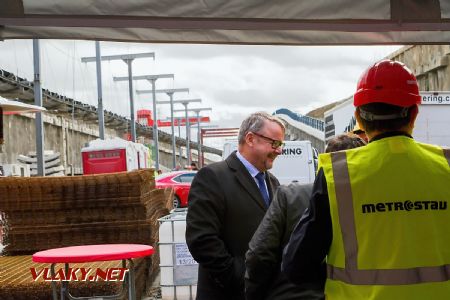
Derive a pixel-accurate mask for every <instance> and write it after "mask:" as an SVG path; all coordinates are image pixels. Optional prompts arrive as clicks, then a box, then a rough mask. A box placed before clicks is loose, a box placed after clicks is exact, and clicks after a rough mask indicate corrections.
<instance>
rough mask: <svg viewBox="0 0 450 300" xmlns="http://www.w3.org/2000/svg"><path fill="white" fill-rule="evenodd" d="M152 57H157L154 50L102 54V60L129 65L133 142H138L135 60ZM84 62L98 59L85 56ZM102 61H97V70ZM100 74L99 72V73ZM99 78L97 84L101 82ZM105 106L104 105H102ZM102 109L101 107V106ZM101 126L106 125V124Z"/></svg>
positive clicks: (127, 78)
mask: <svg viewBox="0 0 450 300" xmlns="http://www.w3.org/2000/svg"><path fill="white" fill-rule="evenodd" d="M97 54H98V55H100V48H99V49H98V53H97ZM146 57H151V58H153V59H155V53H154V52H148V53H137V54H119V55H106V56H101V60H108V61H111V60H122V61H123V62H125V63H126V64H127V65H128V77H125V78H126V80H128V91H129V94H130V119H131V140H132V141H133V142H136V122H135V115H134V98H133V79H132V78H133V60H135V59H136V58H146ZM81 61H82V62H94V61H97V58H96V57H83V58H82V59H81ZM99 65H100V63H99V62H98V63H97V70H98V68H99V67H98V66H99ZM97 72H98V71H97ZM97 74H98V73H97ZM98 80H99V79H98V78H97V84H99V83H98V82H99V81H98ZM99 86H100V89H101V78H100V84H99ZM99 97H101V92H100V94H99ZM102 106H103V105H102ZM99 109H100V107H99ZM102 114H103V107H102ZM99 126H104V124H102V125H100V124H99Z"/></svg>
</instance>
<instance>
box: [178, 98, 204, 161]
mask: <svg viewBox="0 0 450 300" xmlns="http://www.w3.org/2000/svg"><path fill="white" fill-rule="evenodd" d="M183 105H184V104H183ZM184 110H185V114H186V120H189V118H188V111H193V112H195V113H196V115H197V116H196V117H197V124H198V127H197V128H198V132H200V112H201V111H211V110H212V108H211V107H202V108H192V109H189V110H188V109H187V105H185V109H184ZM175 111H182V110H175ZM189 129H190V126H189V125H188V123H186V130H187V133H186V135H188V136H189V137H190V130H189ZM188 141H189V140H188ZM197 144H198V147H199V148H198V156H199V157H200V151H201V148H200V147H201V145H200V137H199V135H198V140H197ZM187 151H188V153H187V156H188V157H189V159H188V164H190V163H191V161H190V153H189V148H188V150H187Z"/></svg>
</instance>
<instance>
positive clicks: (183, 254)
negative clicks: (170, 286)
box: [173, 243, 198, 285]
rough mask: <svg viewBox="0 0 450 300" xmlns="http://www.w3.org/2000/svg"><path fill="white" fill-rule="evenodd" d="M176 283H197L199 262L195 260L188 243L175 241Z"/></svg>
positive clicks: (174, 278)
mask: <svg viewBox="0 0 450 300" xmlns="http://www.w3.org/2000/svg"><path fill="white" fill-rule="evenodd" d="M174 248H175V265H174V277H173V281H174V284H175V285H195V284H197V277H198V263H197V262H196V261H195V260H194V258H193V257H192V255H191V253H190V252H189V249H188V247H187V245H186V243H175V244H174Z"/></svg>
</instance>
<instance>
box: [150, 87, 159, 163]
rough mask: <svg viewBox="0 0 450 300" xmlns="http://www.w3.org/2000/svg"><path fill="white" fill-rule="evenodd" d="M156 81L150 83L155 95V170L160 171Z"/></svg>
mask: <svg viewBox="0 0 450 300" xmlns="http://www.w3.org/2000/svg"><path fill="white" fill-rule="evenodd" d="M155 81H156V79H151V80H150V82H151V83H152V94H153V141H154V143H155V168H156V170H159V144H158V119H157V116H156V92H155Z"/></svg>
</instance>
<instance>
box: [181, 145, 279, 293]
mask: <svg viewBox="0 0 450 300" xmlns="http://www.w3.org/2000/svg"><path fill="white" fill-rule="evenodd" d="M267 174H268V176H267V178H266V183H267V187H268V190H269V195H270V197H271V198H272V195H273V193H274V191H275V189H276V188H277V187H278V186H279V182H278V180H277V179H276V178H275V177H274V176H273V175H271V174H270V173H267ZM188 199H189V208H188V214H187V227H186V242H187V245H188V247H189V250H190V252H191V254H192V256H193V257H194V259H195V260H196V261H197V262H198V263H199V271H198V286H197V300H221V299H224V300H234V299H239V300H241V299H245V296H244V272H245V264H244V259H245V252H246V251H247V249H248V242H249V241H250V239H251V238H252V236H253V233H254V232H255V230H256V228H258V225H259V223H260V222H261V220H262V218H263V217H264V214H265V212H266V209H267V208H266V206H265V204H264V200H263V198H262V196H261V193H260V191H259V189H258V186H257V184H256V182H255V180H254V179H253V178H252V177H251V176H250V174H249V172H248V171H247V169H246V168H245V166H244V165H243V164H242V163H241V162H240V161H239V159H238V158H237V156H236V153H235V152H234V153H232V154H231V155H230V156H229V157H228V158H227V159H226V160H225V161H221V162H218V163H214V164H211V165H209V166H206V167H204V168H202V169H200V171H199V172H198V173H197V175H196V176H195V178H194V181H193V182H192V185H191V189H190V192H189V198H188Z"/></svg>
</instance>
